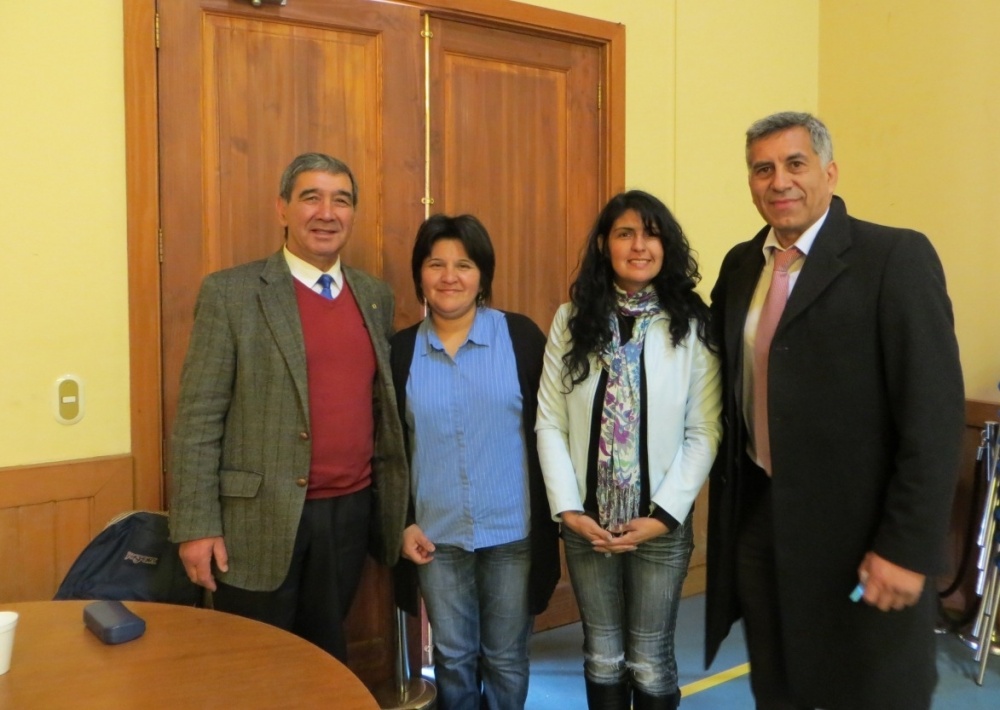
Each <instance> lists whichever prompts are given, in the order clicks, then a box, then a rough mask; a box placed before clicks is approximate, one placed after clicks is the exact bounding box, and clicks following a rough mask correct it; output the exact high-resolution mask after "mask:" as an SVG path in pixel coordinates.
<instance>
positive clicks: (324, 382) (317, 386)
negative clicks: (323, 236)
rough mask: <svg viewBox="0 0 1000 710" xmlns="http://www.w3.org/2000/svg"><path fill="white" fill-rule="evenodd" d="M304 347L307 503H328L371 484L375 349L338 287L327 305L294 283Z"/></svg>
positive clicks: (351, 300)
mask: <svg viewBox="0 0 1000 710" xmlns="http://www.w3.org/2000/svg"><path fill="white" fill-rule="evenodd" d="M295 296H296V298H297V299H298V303H299V318H300V319H301V321H302V335H303V337H304V339H305V345H306V370H307V373H308V382H309V429H310V436H311V439H312V462H311V464H310V467H309V490H308V492H307V494H306V497H307V498H332V497H334V496H342V495H347V494H348V493H354V492H356V491H360V490H361V489H363V488H364V487H365V486H368V485H369V484H370V483H371V471H372V466H371V461H372V455H373V453H374V450H375V416H374V410H373V407H372V387H373V385H374V382H375V350H374V349H373V348H372V343H371V338H370V336H369V335H368V330H367V329H366V328H365V323H364V320H362V318H361V311H360V310H359V309H358V303H357V301H355V300H354V294H353V293H351V289H350V287H349V286H348V285H347V283H346V282H345V283H344V288H343V290H342V291H341V292H340V295H339V296H338V297H337V298H336V299H334V300H333V301H330V300H328V299H326V298H323V297H322V296H320V295H319V294H318V293H316V292H315V291H313V290H312V289H310V288H309V287H307V286H305V285H304V284H302V283H301V282H300V281H297V280H296V281H295Z"/></svg>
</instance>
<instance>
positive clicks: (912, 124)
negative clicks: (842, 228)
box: [819, 0, 1000, 402]
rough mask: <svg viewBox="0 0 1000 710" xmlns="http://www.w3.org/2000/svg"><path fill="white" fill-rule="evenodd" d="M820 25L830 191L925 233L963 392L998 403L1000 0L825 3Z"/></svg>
mask: <svg viewBox="0 0 1000 710" xmlns="http://www.w3.org/2000/svg"><path fill="white" fill-rule="evenodd" d="M820 19H821V22H820V27H821V30H820V73H819V98H820V112H821V114H822V116H823V117H824V118H825V119H826V120H827V121H828V123H829V125H830V130H831V131H832V133H833V137H834V156H835V158H836V160H837V163H838V165H839V167H840V188H839V190H838V191H839V192H840V193H841V194H842V195H843V196H844V198H845V199H846V200H847V204H848V208H849V209H850V211H851V212H853V213H854V214H855V216H858V217H862V218H864V219H870V220H872V221H876V222H884V223H886V224H895V225H899V226H905V227H912V228H914V229H918V230H920V231H922V232H924V233H926V234H927V235H928V236H929V237H930V238H931V240H932V241H933V242H934V246H935V247H936V248H937V250H938V254H940V256H941V260H942V262H943V263H944V267H945V274H946V276H947V278H948V290H949V292H950V293H951V297H952V302H953V304H954V307H955V318H956V330H957V332H958V340H959V345H960V347H961V351H962V364H963V369H964V372H965V385H966V391H967V392H968V394H969V396H970V397H973V398H976V399H985V400H989V401H993V402H996V401H1000V397H998V393H997V379H998V378H1000V319H998V317H997V310H996V303H997V296H998V294H1000V290H998V289H997V283H998V282H1000V211H998V210H997V203H998V196H1000V172H998V171H997V166H998V158H1000V131H998V130H997V121H998V119H1000V51H998V49H997V36H996V30H997V28H998V27H1000V3H998V2H996V0H964V1H963V2H960V3H948V2H920V3H914V2H912V0H836V1H832V0H831V1H829V2H823V3H822V4H821V13H820Z"/></svg>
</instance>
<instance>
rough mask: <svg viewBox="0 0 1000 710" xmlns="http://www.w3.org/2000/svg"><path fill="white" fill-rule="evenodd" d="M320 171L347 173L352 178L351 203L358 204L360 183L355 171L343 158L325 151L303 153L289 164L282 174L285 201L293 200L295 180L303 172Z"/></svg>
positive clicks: (281, 192) (282, 197) (282, 192)
mask: <svg viewBox="0 0 1000 710" xmlns="http://www.w3.org/2000/svg"><path fill="white" fill-rule="evenodd" d="M308 172H320V173H329V174H330V175H346V176H347V177H349V178H350V179H351V203H352V204H353V205H354V206H355V207H357V206H358V183H357V182H356V181H355V180H354V173H352V172H351V169H350V168H349V167H347V163H345V162H344V161H342V160H337V159H336V158H332V157H330V156H329V155H327V154H325V153H303V154H302V155H300V156H298V157H296V158H295V160H293V161H292V162H291V163H289V164H288V167H287V168H285V172H283V173H282V174H281V184H280V190H279V192H278V194H279V195H281V199H283V200H284V201H285V202H291V200H292V188H294V187H295V180H296V178H298V176H299V175H301V174H302V173H308Z"/></svg>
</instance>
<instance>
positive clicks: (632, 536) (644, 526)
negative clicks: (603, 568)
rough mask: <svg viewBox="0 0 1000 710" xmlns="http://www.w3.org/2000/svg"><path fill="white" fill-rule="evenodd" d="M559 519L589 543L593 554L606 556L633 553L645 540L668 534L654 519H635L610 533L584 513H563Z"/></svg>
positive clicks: (664, 527) (665, 528)
mask: <svg viewBox="0 0 1000 710" xmlns="http://www.w3.org/2000/svg"><path fill="white" fill-rule="evenodd" d="M560 517H561V518H562V522H563V524H564V525H565V526H566V527H568V528H569V529H570V530H572V531H573V532H575V533H576V534H577V535H579V536H580V537H582V538H584V539H586V540H589V541H590V543H591V544H592V545H593V546H594V552H603V553H604V554H606V555H612V554H614V555H617V554H621V553H623V552H633V551H634V550H636V549H637V548H638V547H639V545H641V544H642V543H644V542H646V541H647V540H652V539H653V538H654V537H658V536H660V535H664V534H666V533H667V532H669V531H668V529H667V526H666V525H664V524H663V523H661V522H660V521H659V520H657V519H655V518H635V519H634V520H632V521H631V522H630V523H629V524H628V525H626V526H624V527H623V528H622V529H621V531H620V532H616V533H612V532H610V531H608V530H605V529H604V528H602V527H601V526H600V525H598V524H597V521H596V520H594V519H593V518H591V517H590V516H589V515H586V514H584V513H579V512H574V511H564V512H563V513H562V514H561V516H560Z"/></svg>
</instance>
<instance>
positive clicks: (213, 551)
mask: <svg viewBox="0 0 1000 710" xmlns="http://www.w3.org/2000/svg"><path fill="white" fill-rule="evenodd" d="M178 554H179V555H180V557H181V562H183V563H184V571H185V572H187V576H188V579H190V580H191V581H192V582H194V583H195V584H197V585H199V586H202V587H205V588H206V589H211V590H212V591H213V592H214V591H215V577H213V576H212V560H213V559H214V560H215V566H216V567H218V568H219V570H220V571H222V572H228V571H229V555H228V554H227V553H226V543H225V541H224V540H223V539H222V537H221V536H220V537H203V538H200V539H198V540H188V541H187V542H182V543H181V544H180V549H179V550H178Z"/></svg>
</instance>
